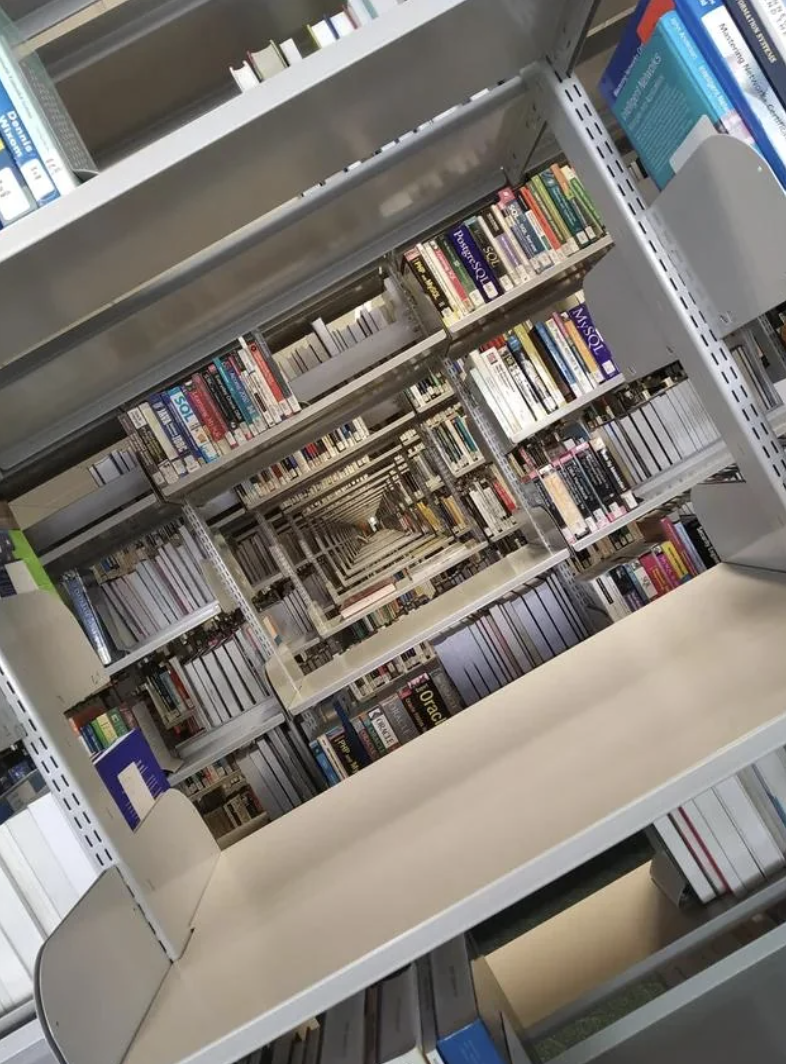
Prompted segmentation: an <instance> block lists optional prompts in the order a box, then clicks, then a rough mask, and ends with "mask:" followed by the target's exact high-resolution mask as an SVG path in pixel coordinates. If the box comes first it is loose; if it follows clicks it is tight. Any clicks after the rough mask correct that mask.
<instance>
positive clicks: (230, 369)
mask: <svg viewBox="0 0 786 1064" xmlns="http://www.w3.org/2000/svg"><path fill="white" fill-rule="evenodd" d="M213 365H214V366H216V367H217V368H218V372H219V373H220V374H221V378H222V380H223V381H224V384H226V386H227V388H228V389H229V394H230V395H231V396H232V398H233V399H234V400H235V403H236V404H237V407H238V409H239V410H240V413H241V414H242V415H243V420H244V421H245V423H246V424H247V425H248V427H249V428H252V427H253V425H254V423H255V422H256V421H258V420H259V418H260V414H259V411H258V410H257V408H256V406H255V405H254V403H253V401H252V399H251V396H250V395H249V394H248V392H247V391H246V389H245V385H244V384H243V382H242V381H241V379H240V377H239V376H238V374H237V372H236V370H235V367H234V366H233V365H232V364H231V363H230V362H229V359H228V358H227V357H226V356H224V357H223V358H215V359H213Z"/></svg>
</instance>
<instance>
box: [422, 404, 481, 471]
mask: <svg viewBox="0 0 786 1064" xmlns="http://www.w3.org/2000/svg"><path fill="white" fill-rule="evenodd" d="M425 424H426V426H427V428H428V429H429V430H430V432H431V437H432V439H433V440H434V443H435V444H436V445H437V447H438V448H439V450H440V452H441V453H442V457H443V458H444V459H445V462H446V463H447V466H448V469H450V471H451V473H452V474H453V475H454V476H461V474H462V473H464V472H466V471H467V470H468V469H474V468H475V467H476V466H477V465H478V464H479V463H481V462H483V461H484V458H483V453H482V451H481V449H480V446H479V444H478V442H477V440H476V439H475V437H474V436H473V435H472V431H471V430H470V427H469V424H468V423H467V418H466V414H465V413H464V411H463V409H462V408H461V407H460V406H459V405H458V403H456V404H454V405H453V406H450V407H448V408H447V409H446V410H441V411H440V412H439V413H438V414H433V415H432V416H431V417H430V418H428V419H427V420H426V422H425Z"/></svg>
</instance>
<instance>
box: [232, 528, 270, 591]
mask: <svg viewBox="0 0 786 1064" xmlns="http://www.w3.org/2000/svg"><path fill="white" fill-rule="evenodd" d="M232 549H233V553H234V555H235V557H236V558H237V560H238V564H239V565H240V568H241V569H242V570H243V573H244V575H245V577H246V579H247V580H248V582H249V583H250V584H252V585H254V586H256V585H257V584H263V583H265V581H268V580H272V579H274V578H275V577H277V576H278V575H279V572H278V567H277V565H276V562H275V560H274V558H273V556H272V554H271V553H270V548H269V547H268V545H267V543H266V542H265V537H264V536H263V535H262V533H261V532H260V530H259V529H258V528H250V529H245V530H244V531H243V532H241V533H238V534H237V535H235V536H233V537H232Z"/></svg>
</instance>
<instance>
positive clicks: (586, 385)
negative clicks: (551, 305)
mask: <svg viewBox="0 0 786 1064" xmlns="http://www.w3.org/2000/svg"><path fill="white" fill-rule="evenodd" d="M546 328H547V329H548V330H549V332H550V333H551V335H552V338H553V340H554V343H555V344H556V346H557V347H558V348H559V350H560V354H561V355H562V357H563V359H564V360H565V362H567V364H568V366H569V367H570V370H571V373H572V374H573V376H574V377H575V378H576V380H577V381H578V382H579V384H580V386H581V388H582V390H583V391H584V392H585V393H586V394H587V395H590V394H591V393H592V391H593V390H594V386H595V385H596V384H599V383H600V382H601V381H602V380H603V374H602V373H600V372H599V371H598V378H597V380H595V379H594V378H593V377H591V376H590V375H589V373H588V372H587V370H585V368H584V365H583V364H582V361H581V358H580V356H579V354H578V353H577V352H576V351H575V350H574V348H573V345H572V343H571V341H570V336H569V335H568V333H567V330H566V329H565V326H564V323H563V321H562V318H561V317H560V316H559V314H553V315H552V316H551V317H550V318H549V320H548V321H547V322H546Z"/></svg>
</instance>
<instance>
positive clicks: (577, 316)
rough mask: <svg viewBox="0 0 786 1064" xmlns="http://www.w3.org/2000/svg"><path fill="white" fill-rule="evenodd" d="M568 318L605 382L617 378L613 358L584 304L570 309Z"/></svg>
mask: <svg viewBox="0 0 786 1064" xmlns="http://www.w3.org/2000/svg"><path fill="white" fill-rule="evenodd" d="M568 317H569V318H570V320H571V321H572V322H573V324H574V325H575V326H576V331H577V332H578V334H579V336H580V337H581V339H582V340H583V341H584V343H585V344H586V345H587V347H588V348H589V350H590V354H591V355H592V357H593V358H594V359H595V361H596V362H597V364H598V365H599V366H600V369H601V371H602V373H603V375H604V377H605V378H606V380H611V379H612V378H613V377H617V376H618V375H619V370H618V369H617V366H616V365H615V363H614V356H613V355H612V353H611V351H610V350H609V347H608V345H607V343H606V341H605V340H604V339H603V337H602V336H601V334H600V332H599V330H598V328H597V326H596V325H595V322H594V321H593V320H592V315H591V314H590V312H589V308H588V307H587V305H586V303H582V304H581V305H580V306H578V307H572V308H571V309H570V310H569V311H568Z"/></svg>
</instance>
